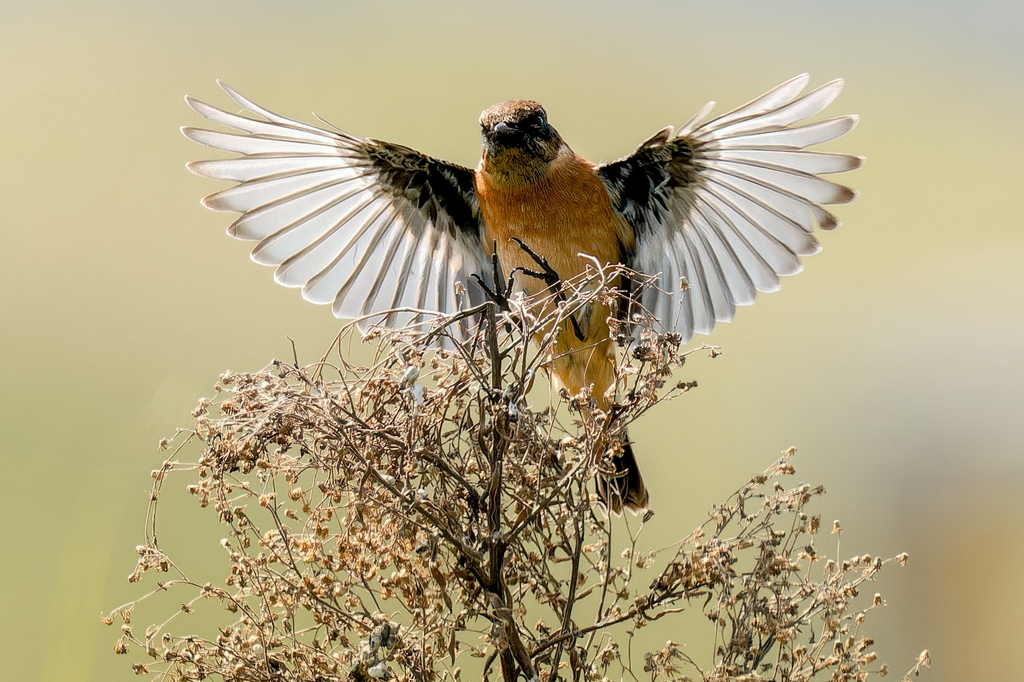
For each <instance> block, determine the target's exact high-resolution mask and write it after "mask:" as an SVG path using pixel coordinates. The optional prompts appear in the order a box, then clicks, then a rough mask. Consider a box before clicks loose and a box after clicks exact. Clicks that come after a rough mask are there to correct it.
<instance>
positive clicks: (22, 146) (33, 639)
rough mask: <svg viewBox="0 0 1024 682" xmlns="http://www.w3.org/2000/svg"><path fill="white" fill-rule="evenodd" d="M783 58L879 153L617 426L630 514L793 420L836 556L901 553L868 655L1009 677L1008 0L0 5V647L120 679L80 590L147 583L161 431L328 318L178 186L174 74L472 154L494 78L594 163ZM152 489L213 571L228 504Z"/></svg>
mask: <svg viewBox="0 0 1024 682" xmlns="http://www.w3.org/2000/svg"><path fill="white" fill-rule="evenodd" d="M804 71H809V72H810V73H811V74H812V84H813V85H818V84H821V83H823V82H825V81H827V80H831V79H832V78H835V77H844V78H846V79H847V88H846V91H845V92H844V94H843V95H842V96H841V97H840V99H839V100H838V102H837V103H836V104H834V105H833V106H832V107H831V108H830V110H829V111H830V112H831V113H834V114H839V113H858V114H860V116H861V119H862V120H861V124H860V126H859V127H858V128H857V129H856V130H855V131H854V132H853V133H851V134H850V135H848V136H847V137H846V138H844V139H842V140H841V141H839V142H838V143H834V144H833V145H831V148H834V149H841V150H843V151H848V152H853V153H857V154H862V155H865V156H867V157H868V163H867V164H866V165H865V167H864V168H863V169H861V170H859V171H857V172H856V173H854V174H850V175H847V176H845V178H844V181H846V182H848V183H850V184H852V185H853V186H855V187H857V188H858V189H859V190H860V191H861V192H862V196H861V197H860V198H859V199H858V200H857V201H856V202H854V203H853V204H852V205H850V206H847V207H840V208H839V209H838V213H839V215H840V217H841V218H842V219H843V220H844V222H845V226H844V227H843V228H842V229H840V230H839V231H838V232H836V233H833V234H827V235H824V237H823V243H824V246H825V250H824V252H823V253H822V254H820V255H817V256H814V257H813V258H811V259H809V260H808V261H807V263H806V265H807V267H806V270H805V272H804V273H803V274H801V275H800V276H798V277H796V278H793V279H791V280H786V281H785V283H784V285H783V289H782V291H781V292H780V293H777V294H772V295H768V296H762V297H761V298H760V300H759V301H758V304H757V305H756V306H754V307H753V308H749V309H741V310H740V311H739V314H738V315H737V319H736V321H735V322H734V323H733V324H731V325H723V326H720V327H719V328H718V329H716V330H715V333H714V335H713V336H711V337H710V338H709V339H703V338H698V339H696V341H698V342H699V341H704V340H707V341H709V342H711V343H714V344H717V345H720V346H722V347H724V349H725V354H724V355H723V356H722V357H720V358H718V359H716V360H714V361H711V360H704V359H701V360H695V361H694V362H692V363H690V364H688V365H687V366H686V367H685V368H684V369H683V370H682V371H681V372H680V374H679V378H680V379H697V380H698V381H699V382H700V388H699V389H698V390H697V391H695V392H693V393H691V394H688V395H687V396H685V397H684V398H683V399H680V400H678V401H676V402H674V403H672V404H670V405H668V406H665V407H663V408H661V409H660V410H659V411H657V412H656V413H655V414H653V415H651V416H649V417H648V418H647V419H646V420H645V421H644V422H642V423H641V424H638V425H637V426H636V427H634V428H633V429H632V430H631V435H632V436H633V437H634V439H635V440H636V442H637V445H636V449H637V452H638V453H639V456H640V457H641V458H642V464H643V467H644V470H645V474H646V477H647V479H648V482H649V485H650V488H651V496H652V500H653V504H654V508H655V510H656V512H657V515H656V516H655V519H654V521H653V522H652V523H651V527H650V529H649V530H648V533H649V538H650V540H651V542H652V543H656V542H657V541H658V540H659V539H663V538H669V537H671V536H672V535H673V534H674V535H677V536H678V535H681V534H683V533H685V532H686V531H688V530H690V529H691V528H692V527H694V526H695V525H696V524H697V523H698V522H699V521H700V520H701V519H702V517H703V515H704V513H705V511H706V509H707V508H708V507H709V506H710V505H711V504H712V503H714V502H718V501H720V500H721V499H723V498H724V497H725V495H726V494H727V493H728V492H730V491H731V490H733V489H734V488H736V487H737V486H738V485H739V484H740V483H742V482H743V481H744V480H745V479H746V477H747V476H748V475H749V474H751V473H753V472H754V471H760V470H761V469H762V468H764V466H766V465H767V464H768V463H769V462H770V461H771V460H772V459H773V458H774V457H775V456H776V454H777V453H778V452H779V451H780V450H782V449H784V448H785V447H787V446H789V445H796V446H797V447H798V448H799V452H800V454H799V455H798V457H797V459H796V462H795V463H796V465H797V469H798V472H799V473H798V478H799V479H801V480H807V481H810V482H813V483H822V484H824V485H825V487H826V488H827V489H828V491H829V494H828V495H827V496H826V497H825V498H824V499H823V500H822V501H821V502H820V503H818V506H817V511H819V512H820V513H821V514H822V515H823V517H824V521H825V524H826V525H827V526H830V525H831V519H833V518H838V519H840V520H841V521H842V523H843V525H844V527H845V528H846V534H845V536H844V539H843V551H842V553H843V555H844V556H849V555H851V554H864V553H871V554H874V555H881V556H891V555H893V554H896V553H898V552H902V551H907V552H909V553H910V562H909V564H908V565H907V567H906V568H902V569H900V568H898V567H894V568H892V569H887V570H886V571H885V572H883V574H882V580H881V581H880V583H879V585H878V591H881V592H882V593H883V595H884V596H885V597H886V599H887V601H888V606H887V607H886V608H885V609H884V610H882V611H880V612H877V611H876V612H874V613H873V614H872V617H871V618H869V620H868V628H869V632H870V633H873V634H874V636H875V638H876V639H877V641H878V645H877V647H876V648H877V649H878V651H879V652H880V654H881V658H882V660H885V661H887V662H888V663H889V664H890V666H891V667H892V668H893V670H894V671H899V672H902V671H903V670H905V669H906V668H908V667H909V666H910V664H911V663H912V661H913V659H914V658H915V657H916V655H917V653H918V652H919V651H920V650H921V649H923V648H926V647H927V648H929V649H930V650H931V652H932V657H933V661H934V663H933V668H932V670H931V671H930V672H929V673H927V676H926V678H924V679H929V680H935V681H940V680H941V681H946V680H963V679H1024V677H1022V673H1021V672H1020V671H1021V667H1020V665H1019V664H1018V663H1016V661H1015V658H1016V656H1015V654H1014V651H1015V650H1016V649H1017V648H1019V646H1020V644H1021V642H1022V641H1024V615H1022V614H1024V581H1022V580H1021V578H1022V575H1024V574H1022V569H1021V566H1022V563H1024V530H1022V528H1024V525H1022V523H1021V515H1022V512H1024V496H1022V489H1021V479H1022V473H1024V472H1022V469H1024V466H1022V458H1021V454H1022V440H1024V438H1022V435H1021V434H1022V427H1021V422H1022V420H1024V397H1022V396H1024V393H1022V390H1021V385H1022V383H1024V382H1022V380H1024V364H1022V362H1021V359H1020V353H1021V350H1022V343H1021V340H1022V336H1024V272H1022V271H1024V230H1022V225H1021V217H1020V210H1019V206H1018V205H1019V202H1020V196H1021V194H1022V190H1024V187H1022V185H1024V170H1022V169H1024V161H1022V159H1024V125H1022V123H1024V5H1022V4H1021V3H1019V2H1016V1H1010V0H1006V1H1003V2H999V1H995V0H982V1H981V2H968V1H966V0H964V1H963V2H930V3H925V2H919V3H916V2H905V3H892V2H883V1H881V0H878V1H874V2H868V1H864V2H810V1H808V2H779V3H767V2H754V1H750V2H650V3H645V4H642V5H640V4H639V3H637V6H633V7H628V8H627V7H626V5H625V3H613V2H603V3H602V2H547V3H542V2H537V3H511V2H509V3H502V4H489V3H481V2H449V3H434V4H427V3H414V2H404V3H391V4H370V3H365V4H350V3H341V2H312V1H309V2H301V3H292V4H291V5H290V6H286V5H285V4H283V3H282V4H272V3H264V2H216V1H215V2H202V3H201V2H184V3H182V2H179V3H157V2H140V1H131V2H127V1H126V2H97V3H72V2H63V3H62V2H39V3H34V4H33V5H32V7H31V8H28V7H27V6H22V5H20V4H19V5H17V6H15V5H5V6H4V8H3V21H2V22H0V248H2V256H3V263H2V265H0V361H2V363H3V373H2V375H0V388H2V390H0V454H2V460H0V461H2V467H3V469H2V471H3V476H2V490H0V512H2V517H0V518H2V525H0V590H2V597H0V610H2V611H0V661H2V662H3V663H2V667H3V670H4V672H3V673H2V676H3V678H4V679H10V680H31V679H40V680H58V679H59V680H70V679H84V680H100V679H103V680H128V679H133V675H132V672H131V670H130V667H129V665H130V663H131V662H132V661H135V660H141V659H140V655H139V652H137V651H136V652H133V653H132V654H131V655H129V656H127V657H117V656H115V655H114V654H113V652H112V648H111V646H112V644H113V641H114V639H116V637H117V634H118V633H117V632H116V631H115V629H114V628H104V627H103V626H101V625H100V623H99V620H98V616H99V615H100V613H101V612H102V613H107V612H109V611H110V609H111V608H113V607H115V606H117V605H119V604H121V603H123V602H125V601H128V600H129V599H131V598H133V597H136V596H138V595H139V593H140V589H139V587H138V586H129V585H128V584H127V583H126V582H125V577H126V576H127V574H128V573H129V572H130V571H131V570H132V568H133V567H134V562H135V552H134V546H135V545H136V544H138V543H141V542H142V541H143V539H144V533H143V516H144V512H145V508H146V501H147V492H148V490H149V486H150V478H149V472H150V470H151V469H153V468H155V467H157V466H158V465H159V463H160V461H161V459H162V456H161V455H160V454H158V453H157V452H156V443H157V441H158V439H159V438H161V437H163V436H168V435H172V434H173V432H174V429H175V427H177V426H188V425H189V414H188V413H189V411H190V410H191V408H192V407H193V406H194V403H195V400H196V399H197V398H198V397H199V396H201V395H205V394H207V393H209V391H210V387H211V386H212V384H213V382H214V381H215V379H216V377H217V375H218V374H219V373H220V372H222V371H223V370H224V369H226V368H232V369H236V370H252V369H257V368H259V367H261V366H263V365H264V364H265V363H267V362H268V361H269V360H270V359H271V358H272V357H274V356H280V357H290V355H291V345H290V342H289V341H288V339H287V338H286V337H291V338H292V339H294V340H295V342H296V345H297V347H298V349H299V353H300V359H301V360H304V361H312V360H314V359H315V358H316V357H318V355H319V354H320V353H321V352H322V350H323V349H325V348H326V347H327V344H328V343H329V341H330V339H331V338H332V337H333V335H334V334H335V332H336V330H337V329H338V322H337V321H336V320H334V318H332V317H331V316H330V314H329V311H328V310H327V309H325V308H316V307H314V306H311V305H308V304H305V303H303V302H302V301H301V300H300V298H299V295H298V294H297V293H296V292H294V291H290V290H287V289H284V288H281V287H278V286H276V285H275V284H274V283H273V282H272V279H271V273H270V271H269V270H268V269H263V268H259V267H256V266H254V265H252V264H250V263H249V262H248V260H247V257H246V253H247V246H246V245H244V244H241V243H237V242H234V241H233V240H231V239H229V238H227V237H226V236H224V229H225V228H226V226H227V224H228V222H229V217H228V216H224V215H217V214H213V213H210V212H208V211H206V210H204V209H202V208H201V207H200V206H199V204H198V199H199V198H200V197H201V196H202V195H203V194H206V193H208V192H210V191H213V190H214V189H215V188H216V187H217V185H215V184H214V183H210V182H208V181H204V180H201V179H199V178H194V177H191V176H190V175H189V174H188V173H187V172H186V171H185V170H184V167H183V165H184V163H185V162H186V161H188V160H190V159H194V158H202V157H204V155H205V154H206V152H205V151H204V150H203V149H201V148H199V147H197V146H196V145H193V144H192V143H190V142H188V141H187V140H185V139H184V138H183V137H182V136H181V135H180V134H179V133H178V130H177V128H178V126H180V125H184V124H196V123H197V122H198V120H199V119H198V117H196V116H195V115H194V114H193V113H192V112H190V111H189V110H188V109H187V108H186V107H185V105H184V104H183V102H182V96H183V95H184V94H185V93H189V94H192V95H194V96H197V97H199V98H200V99H205V100H207V101H212V102H213V103H215V104H220V105H222V106H225V105H227V100H226V98H225V97H224V96H222V94H221V93H220V92H219V91H218V89H217V88H216V85H215V83H214V79H215V78H221V79H223V80H224V81H226V82H228V83H230V84H231V85H233V86H234V87H235V88H237V89H239V90H240V91H241V92H242V93H244V94H246V95H247V96H249V97H251V98H253V99H254V100H255V101H257V102H259V103H261V104H264V105H266V106H268V107H269V108H271V109H274V110H277V111H280V112H281V113H285V114H287V115H291V116H294V117H297V118H302V119H305V120H311V118H310V112H311V111H313V110H315V111H316V113H318V114H320V115H322V116H324V117H326V118H327V119H328V120H330V121H332V122H333V123H335V124H337V125H339V126H341V127H343V128H345V129H346V130H348V131H350V132H352V133H354V134H357V135H363V136H372V137H377V138H381V139H385V140H389V141H394V142H398V143H402V144H406V145H408V146H411V147H414V148H416V149H420V150H422V151H425V152H427V153H430V154H432V155H435V156H439V157H441V158H445V159H448V160H451V161H454V162H458V163H462V164H465V165H470V166H472V165H475V163H476V159H477V155H478V149H479V140H478V127H477V122H476V119H477V115H478V113H479V112H480V110H482V109H483V108H485V107H487V106H488V105H490V104H492V103H494V102H496V101H500V100H504V99H509V98H513V97H525V98H531V99H536V100H539V101H541V102H543V103H544V104H545V106H546V108H547V110H548V113H549V116H550V118H551V120H552V122H553V123H554V125H555V126H556V127H557V128H558V129H559V131H560V132H561V133H562V135H563V136H564V137H565V139H566V140H568V141H569V143H570V145H572V146H573V148H574V149H575V150H576V151H577V152H579V153H581V154H583V155H584V156H586V157H588V158H590V159H592V160H602V159H610V158H614V157H617V156H620V155H622V154H625V153H628V152H629V151H630V150H631V149H632V148H633V147H634V145H635V144H637V143H638V142H639V141H640V140H642V139H644V138H645V137H646V136H647V135H649V134H651V133H653V132H654V131H655V130H657V129H659V128H660V127H662V126H664V125H668V124H680V123H682V122H683V121H685V120H686V119H687V118H689V116H690V115H691V114H692V113H693V111H695V110H696V109H697V108H698V107H699V106H700V105H702V104H703V103H704V102H706V101H707V100H710V99H715V100H717V101H718V102H719V103H720V106H719V109H718V111H723V110H724V108H727V107H732V106H735V105H738V104H740V103H742V102H744V101H746V100H748V99H750V98H751V97H753V96H755V95H757V94H759V93H761V92H763V91H764V90H766V89H768V88H769V87H771V86H774V85H776V84H778V83H780V82H782V81H783V80H785V79H787V78H789V77H791V76H793V75H795V74H798V73H801V72H804ZM169 485H170V487H169V488H168V490H167V492H166V493H165V495H166V496H167V497H168V498H169V501H168V505H169V511H168V514H169V515H168V516H166V517H165V518H164V523H165V524H167V527H166V529H165V532H167V533H168V537H167V542H168V543H170V545H171V546H172V547H173V548H174V549H172V551H175V552H176V554H175V556H176V557H177V558H178V559H179V560H180V561H181V562H182V564H183V565H184V566H185V567H187V568H189V569H190V570H191V569H192V568H195V571H196V572H197V573H199V574H202V573H203V572H206V573H208V574H209V576H210V578H211V579H212V578H216V577H217V576H218V575H220V572H221V570H222V567H223V564H222V563H218V562H220V561H221V554H220V550H219V548H218V547H217V545H216V542H217V539H218V538H219V537H220V534H221V531H220V530H219V529H218V528H217V527H216V526H215V525H211V524H212V523H213V522H212V514H211V515H209V516H210V518H207V515H205V514H199V513H198V512H197V511H196V510H195V509H194V507H195V505H194V503H193V502H192V501H191V500H184V499H183V498H185V495H184V492H183V491H182V489H181V485H183V481H177V482H175V481H174V479H172V483H171V484H169ZM174 499H178V500H179V501H180V503H179V502H175V501H174ZM171 512H174V514H177V516H176V517H173V516H170V513H171ZM175 519H178V520H177V521H176V520H175ZM174 524H178V525H176V526H175V525H174ZM822 540H823V541H822V547H823V548H825V549H829V548H832V547H833V545H832V544H831V540H830V539H828V538H823V539H822ZM170 610H171V611H173V600H172V603H171V605H170ZM146 624H148V621H145V620H143V621H139V622H138V623H137V626H138V627H139V629H140V631H141V629H142V628H144V627H145V625H146ZM179 627H180V625H179ZM186 627H187V624H186ZM671 635H672V636H673V638H675V639H679V640H684V641H685V640H687V639H688V634H687V633H686V632H674V633H671Z"/></svg>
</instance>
